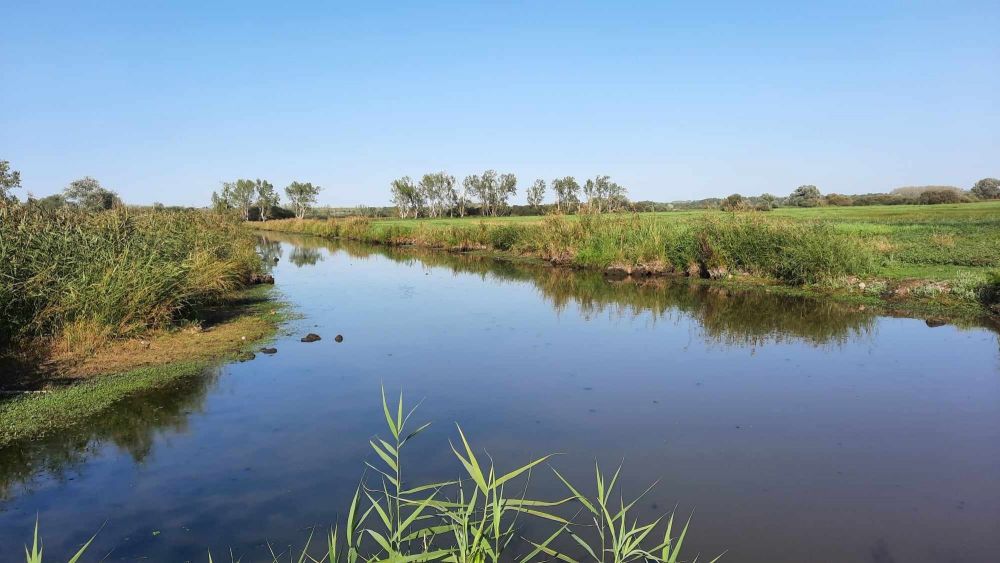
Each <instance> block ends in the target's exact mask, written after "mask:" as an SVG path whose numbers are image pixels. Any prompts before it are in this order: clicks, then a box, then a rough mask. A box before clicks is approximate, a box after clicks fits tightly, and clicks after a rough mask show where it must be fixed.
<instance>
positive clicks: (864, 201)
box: [688, 178, 1000, 211]
mask: <svg viewBox="0 0 1000 563" xmlns="http://www.w3.org/2000/svg"><path fill="white" fill-rule="evenodd" d="M992 199H1000V180H998V179H996V178H983V179H982V180H979V181H978V182H976V183H975V184H974V185H973V186H972V187H971V188H970V189H969V190H968V191H966V190H963V189H961V188H958V187H955V186H906V187H902V188H896V189H894V190H892V191H891V192H889V193H872V194H859V195H845V194H837V193H831V194H826V195H823V194H822V193H821V192H820V190H819V188H817V187H816V186H814V185H811V184H809V185H803V186H799V187H798V188H795V190H794V191H792V193H791V194H789V195H788V196H787V197H784V198H779V197H776V196H773V195H771V194H766V193H765V194H761V195H759V196H751V197H745V196H742V195H740V194H732V195H730V196H729V197H726V198H724V199H721V200H720V199H712V198H709V199H706V200H700V201H698V202H688V203H690V204H692V205H689V207H703V208H704V207H718V208H720V209H722V210H724V211H741V210H748V209H755V210H760V211H767V210H769V209H773V208H775V207H821V206H827V205H829V206H864V205H935V204H941V203H970V202H973V201H985V200H992Z"/></svg>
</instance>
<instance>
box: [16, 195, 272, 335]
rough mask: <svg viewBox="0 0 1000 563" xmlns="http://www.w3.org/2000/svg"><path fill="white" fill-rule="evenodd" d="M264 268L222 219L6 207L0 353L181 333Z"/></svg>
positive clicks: (245, 238)
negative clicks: (167, 330) (184, 324)
mask: <svg viewBox="0 0 1000 563" xmlns="http://www.w3.org/2000/svg"><path fill="white" fill-rule="evenodd" d="M260 268H261V261H260V258H259V257H258V256H257V254H256V253H255V246H254V239H253V238H252V236H251V235H250V234H249V233H247V232H246V231H245V230H244V229H242V228H241V226H240V225H239V224H238V223H236V222H234V221H231V220H228V219H225V218H223V217H220V216H218V215H213V214H208V213H199V212H195V211H189V212H184V211H130V210H128V209H125V208H119V209H114V210H110V211H105V212H99V213H87V212H83V211H77V210H71V209H63V210H58V211H54V212H44V211H41V210H39V209H37V208H32V207H27V206H17V205H13V206H0V346H4V345H8V346H9V345H11V344H13V343H17V345H18V346H21V347H23V346H25V345H29V344H26V343H32V344H30V345H37V343H38V342H39V341H43V340H44V341H46V342H47V343H48V344H49V345H50V346H52V347H53V348H55V349H60V348H61V349H63V350H65V351H72V352H80V353H84V354H86V353H88V352H89V351H91V350H94V349H97V348H99V347H100V346H101V345H103V344H104V343H105V342H108V341H111V340H114V339H117V338H122V337H131V336H135V335H138V334H142V333H143V332H145V331H148V330H150V329H157V328H164V327H170V326H174V325H176V324H177V323H178V322H180V321H183V320H184V319H185V318H188V317H190V316H191V315H192V314H194V313H196V312H197V310H198V309H199V308H201V307H204V306H206V305H208V304H211V303H213V302H216V301H218V300H219V299H220V298H221V297H222V296H224V295H227V294H228V293H229V292H231V291H233V290H235V289H238V288H240V287H242V286H244V285H246V284H247V283H248V282H249V281H250V279H251V277H252V276H253V275H254V274H255V273H257V272H259V271H260Z"/></svg>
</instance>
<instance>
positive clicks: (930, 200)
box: [917, 190, 966, 205]
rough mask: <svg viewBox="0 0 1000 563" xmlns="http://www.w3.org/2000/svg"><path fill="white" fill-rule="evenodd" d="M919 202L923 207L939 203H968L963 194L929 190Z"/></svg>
mask: <svg viewBox="0 0 1000 563" xmlns="http://www.w3.org/2000/svg"><path fill="white" fill-rule="evenodd" d="M917 201H918V202H919V203H920V204H921V205H936V204H939V203H962V202H963V201H966V198H963V197H962V194H961V192H958V191H956V190H927V191H925V192H921V194H920V197H919V198H918V199H917Z"/></svg>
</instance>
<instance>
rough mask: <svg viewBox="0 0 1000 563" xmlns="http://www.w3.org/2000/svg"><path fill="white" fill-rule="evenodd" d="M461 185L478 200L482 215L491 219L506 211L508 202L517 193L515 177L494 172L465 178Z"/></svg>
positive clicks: (489, 171)
mask: <svg viewBox="0 0 1000 563" xmlns="http://www.w3.org/2000/svg"><path fill="white" fill-rule="evenodd" d="M462 184H463V186H465V189H466V191H468V192H469V193H470V194H471V195H473V196H475V197H477V198H478V199H479V203H480V210H481V212H482V214H483V215H489V216H492V217H496V216H497V215H499V214H500V213H501V212H503V211H504V210H506V209H507V202H508V200H509V199H510V197H511V196H513V195H515V194H516V193H517V176H515V175H513V174H499V175H498V174H497V172H496V170H487V171H486V172H483V174H482V176H476V175H472V176H466V178H465V180H464V181H463V182H462Z"/></svg>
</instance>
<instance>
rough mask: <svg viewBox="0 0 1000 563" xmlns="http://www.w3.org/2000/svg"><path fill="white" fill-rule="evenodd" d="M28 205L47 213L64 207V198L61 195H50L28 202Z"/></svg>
mask: <svg viewBox="0 0 1000 563" xmlns="http://www.w3.org/2000/svg"><path fill="white" fill-rule="evenodd" d="M29 203H30V204H31V205H34V206H35V207H37V208H38V209H41V210H42V211H47V212H49V211H55V210H56V209H60V208H63V207H66V198H64V197H63V195H62V194H52V195H50V196H47V197H43V198H42V199H34V200H29Z"/></svg>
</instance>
